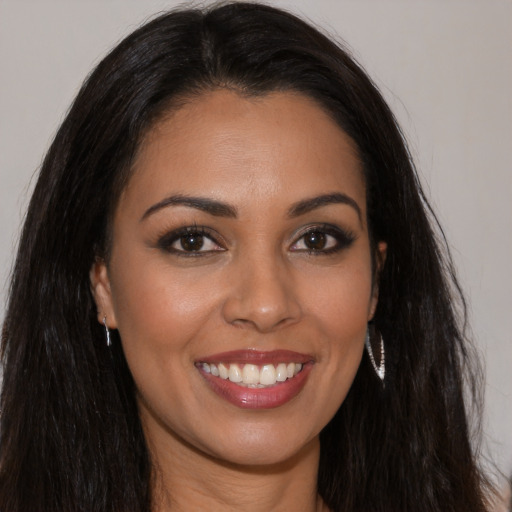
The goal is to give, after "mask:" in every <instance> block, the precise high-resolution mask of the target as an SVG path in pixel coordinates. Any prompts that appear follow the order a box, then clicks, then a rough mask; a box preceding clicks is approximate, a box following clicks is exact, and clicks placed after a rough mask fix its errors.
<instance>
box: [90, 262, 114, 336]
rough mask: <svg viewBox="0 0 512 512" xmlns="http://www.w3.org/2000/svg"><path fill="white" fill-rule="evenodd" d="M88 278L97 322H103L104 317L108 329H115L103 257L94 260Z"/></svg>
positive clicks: (110, 293) (108, 280)
mask: <svg viewBox="0 0 512 512" xmlns="http://www.w3.org/2000/svg"><path fill="white" fill-rule="evenodd" d="M89 279H90V281H91V291H92V295H93V297H94V301H95V302H96V308H97V310H98V313H97V318H98V322H99V323H100V324H103V321H104V319H105V318H106V322H107V326H108V327H109V328H110V329H117V320H116V315H115V312H114V306H113V301H112V291H111V287H110V279H109V276H108V268H107V264H106V263H105V261H104V260H103V259H100V258H98V259H97V260H96V261H95V262H94V264H93V265H92V267H91V270H90V272H89Z"/></svg>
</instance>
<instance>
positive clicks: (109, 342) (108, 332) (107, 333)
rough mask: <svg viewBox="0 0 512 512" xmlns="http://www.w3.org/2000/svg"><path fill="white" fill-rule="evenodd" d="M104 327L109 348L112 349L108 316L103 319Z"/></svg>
mask: <svg viewBox="0 0 512 512" xmlns="http://www.w3.org/2000/svg"><path fill="white" fill-rule="evenodd" d="M103 325H104V326H105V337H106V338H107V347H111V346H112V340H111V339H110V330H109V328H108V325H107V315H105V316H104V317H103Z"/></svg>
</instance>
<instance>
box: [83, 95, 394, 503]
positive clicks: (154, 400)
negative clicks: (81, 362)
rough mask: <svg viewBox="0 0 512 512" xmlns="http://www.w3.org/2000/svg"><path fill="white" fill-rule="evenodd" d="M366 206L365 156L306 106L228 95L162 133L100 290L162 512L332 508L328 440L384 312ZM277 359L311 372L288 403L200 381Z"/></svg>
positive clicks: (101, 274) (97, 274)
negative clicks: (229, 362) (238, 354)
mask: <svg viewBox="0 0 512 512" xmlns="http://www.w3.org/2000/svg"><path fill="white" fill-rule="evenodd" d="M336 194H337V195H336ZM365 194H366V190H365V183H364V180H363V175H362V171H361V165H360V162H359V160H358V158H357V155H356V151H355V150H354V146H353V143H352V142H351V140H350V139H349V138H348V137H347V136H346V135H345V134H344V132H342V131H341V130H340V128H339V127H338V126H337V125H336V124H335V123H334V122H333V121H332V120H331V118H330V117H329V116H328V115H327V114H326V113H325V112H324V111H323V110H322V109H321V108H319V107H318V106H317V105H316V104H315V103H314V102H313V101H312V100H310V99H308V98H306V97H304V96H302V95H299V94H293V93H272V94H268V95H265V96H263V97H259V98H247V97H243V96H241V95H239V94H237V93H236V92H232V91H227V90H216V91H213V92H210V93H205V94H203V95H201V96H199V97H196V98H193V99H191V100H190V101H188V102H186V104H185V105H184V106H182V107H180V108H179V109H178V110H176V111H175V112H172V113H169V115H168V116H167V117H165V118H164V119H162V120H161V121H160V122H159V123H158V124H157V125H156V126H155V127H153V128H152V129H151V130H150V132H149V133H148V134H147V137H146V138H145V140H144V143H143V145H142V148H141V151H140V153H139V155H138V157H137V160H136V163H135V166H134V172H133V176H132V177H131V179H130V181H129V183H128V185H127V187H126V188H125V190H124V191H123V193H122V195H121V198H120V200H119V204H118V206H117V209H116V212H115V216H114V222H113V243H112V251H111V257H110V260H109V262H108V265H107V264H105V263H104V262H102V261H98V262H97V263H96V264H95V265H94V267H93V269H92V270H91V281H92V288H93V291H94V295H95V299H96V303H97V306H98V320H99V321H100V322H103V318H104V316H106V318H107V323H108V325H109V327H110V328H111V329H118V330H119V333H120V337H121V339H122V345H123V350H124V352H125V355H126V359H127V362H128V365H129V367H130V370H131V372H132V374H133V377H134V379H135V382H136V385H137V390H138V403H139V408H140V416H141V420H142V424H143V428H144V432H145V436H146V439H147V442H148V446H149V449H150V452H151V457H152V461H153V463H154V467H155V471H154V479H153V480H154V496H155V508H154V509H155V511H158V512H165V511H167V510H170V509H171V506H172V510H173V511H191V510H209V511H217V510H218V511H220V510H222V511H223V512H226V511H235V510H236V511H239V510H245V511H248V512H257V511H269V510H272V511H290V510H301V511H305V512H308V511H318V510H326V508H325V505H324V504H323V503H322V500H321V499H320V498H319V497H318V496H317V490H316V479H317V472H318V459H319V448H320V447H319V433H320V431H321V430H322V428H323V427H324V426H325V425H326V424H327V423H328V422H329V420H330V419H331V418H332V416H333V415H334V413H335V412H336V410H337V409H338V408H339V407H340V405H341V403H342V402H343V400H344V398H345V396H346V394H347V392H348V390H349V388H350V386H351V384H352V381H353V379H354V376H355V374H356V371H357V368H358V366H359V363H360V361H361V357H362V353H363V348H364V338H365V332H366V328H367V323H368V321H369V320H370V319H371V318H372V316H373V314H374V311H375V307H376V304H377V287H376V286H375V285H374V282H375V279H374V276H375V274H376V272H378V268H377V269H374V268H373V267H372V258H371V252H370V243H369V236H368V227H367V223H366V195H365ZM185 196H186V197H194V198H198V197H199V198H203V199H204V198H206V199H207V200H211V201H216V202H218V203H222V205H227V206H228V207H229V208H228V211H225V210H222V209H221V210H222V211H212V210H211V209H210V210H209V211H206V210H208V208H206V210H205V208H203V207H198V206H197V205H193V204H190V202H189V203H187V204H182V203H180V202H179V201H178V202H177V201H176V200H175V199H176V197H180V198H182V197H185ZM327 196H328V197H330V198H331V199H328V200H325V197H327ZM169 197H173V198H174V200H173V201H168V204H162V203H161V202H162V201H163V200H165V199H166V198H169ZM318 197H323V198H324V200H322V201H317V204H315V202H314V201H313V202H312V201H310V200H311V199H312V198H318ZM333 197H337V199H336V200H333V199H332V198H333ZM340 197H341V198H342V200H340ZM216 204H217V203H216ZM298 204H303V205H304V204H307V205H308V206H307V207H306V208H302V210H301V209H300V208H298V207H297V205H298ZM155 205H159V206H158V207H155ZM152 207H153V208H152ZM183 228H189V229H188V231H186V232H185V235H183ZM177 230H178V235H176V232H177ZM180 230H181V231H180ZM190 232H192V235H191V236H192V239H191V238H190ZM180 233H181V234H180ZM385 251H386V246H385V244H384V243H379V244H378V247H377V254H376V255H375V256H376V261H377V265H378V266H380V265H381V264H382V262H383V261H384V258H385ZM277 349H286V350H291V351H296V352H299V353H303V354H308V356H310V357H311V361H312V362H311V365H310V366H311V368H310V372H309V374H308V377H307V380H306V381H305V385H304V387H303V388H302V389H301V390H300V392H299V393H298V394H297V395H296V396H294V397H293V398H292V399H291V400H289V401H287V402H286V403H285V404H283V405H280V406H279V407H273V408H269V409H244V408H241V407H238V406H236V405H234V404H233V403H230V402H229V401H227V400H225V399H224V398H223V397H221V396H219V395H218V394H217V393H215V392H213V391H212V389H211V388H210V386H208V384H207V382H206V380H205V378H204V375H202V374H201V372H200V371H198V367H197V362H198V361H201V359H203V358H205V357H208V356H209V355H211V354H218V353H223V352H226V351H233V350H259V351H272V350H277Z"/></svg>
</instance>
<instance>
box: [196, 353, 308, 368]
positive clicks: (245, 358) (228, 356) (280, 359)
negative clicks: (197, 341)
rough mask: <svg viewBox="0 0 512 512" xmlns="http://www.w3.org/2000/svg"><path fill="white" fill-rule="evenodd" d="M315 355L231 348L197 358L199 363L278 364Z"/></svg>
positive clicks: (300, 361)
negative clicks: (227, 350)
mask: <svg viewBox="0 0 512 512" xmlns="http://www.w3.org/2000/svg"><path fill="white" fill-rule="evenodd" d="M310 361H313V357H312V356H311V355H308V354H301V353H299V352H294V351H292V350H268V351H262V350H254V349H245V350H231V351H229V352H222V353H219V354H212V355H209V356H206V357H202V358H200V359H197V360H196V362H197V363H210V364H211V363H213V364H215V363H241V364H259V365H263V364H276V363H277V364H278V363H292V362H293V363H303V364H305V363H308V362H310Z"/></svg>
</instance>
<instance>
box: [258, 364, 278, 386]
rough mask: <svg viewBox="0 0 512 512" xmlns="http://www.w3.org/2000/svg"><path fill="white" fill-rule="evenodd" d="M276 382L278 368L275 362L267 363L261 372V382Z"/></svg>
mask: <svg viewBox="0 0 512 512" xmlns="http://www.w3.org/2000/svg"><path fill="white" fill-rule="evenodd" d="M275 383H276V368H275V366H274V365H273V364H266V365H265V366H263V368H262V369H261V372H260V384H263V385H265V386H272V385H274V384H275Z"/></svg>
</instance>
